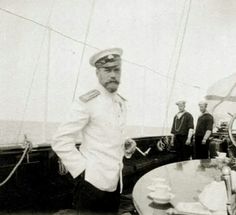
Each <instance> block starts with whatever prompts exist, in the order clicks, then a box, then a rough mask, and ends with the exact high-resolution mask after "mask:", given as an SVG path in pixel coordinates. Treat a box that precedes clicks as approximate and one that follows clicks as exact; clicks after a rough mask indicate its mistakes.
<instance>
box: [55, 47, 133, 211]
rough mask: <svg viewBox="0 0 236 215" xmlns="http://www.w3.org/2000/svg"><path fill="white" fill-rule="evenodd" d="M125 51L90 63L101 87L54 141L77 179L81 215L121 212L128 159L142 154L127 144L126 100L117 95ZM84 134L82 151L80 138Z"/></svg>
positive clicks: (80, 103)
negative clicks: (77, 143)
mask: <svg viewBox="0 0 236 215" xmlns="http://www.w3.org/2000/svg"><path fill="white" fill-rule="evenodd" d="M121 55H122V49H120V48H113V49H107V50H103V51H101V52H99V53H97V54H95V55H93V56H92V57H91V59H90V64H91V65H92V66H94V67H95V68H96V74H97V78H98V82H99V84H98V86H97V87H95V88H94V89H93V90H91V91H89V92H88V93H86V94H84V95H81V96H80V97H79V98H78V99H76V100H75V101H74V103H73V106H72V108H71V111H70V114H69V116H68V119H67V121H66V122H65V123H63V124H62V125H61V126H60V127H59V129H58V131H57V133H56V135H55V138H54V141H53V144H52V148H53V150H54V151H55V152H56V154H57V155H58V156H59V158H60V159H61V161H62V163H63V164H64V165H65V167H66V168H67V170H68V171H69V172H70V174H71V175H72V176H73V177H74V178H76V180H77V186H76V188H75V195H74V204H75V207H76V209H77V210H78V211H83V212H85V211H88V212H89V214H91V213H92V211H96V212H101V213H102V214H104V213H105V212H115V211H117V210H118V207H119V198H120V192H121V190H122V168H123V163H122V162H123V156H124V155H127V157H130V156H131V155H132V154H133V153H134V151H135V148H136V143H135V141H134V140H132V139H125V137H124V126H125V123H126V99H124V98H123V97H122V96H120V95H119V94H118V93H117V90H118V86H119V84H120V77H121ZM78 134H81V136H82V141H81V142H82V144H81V146H80V148H79V150H77V148H76V146H75V138H76V137H77V136H78Z"/></svg>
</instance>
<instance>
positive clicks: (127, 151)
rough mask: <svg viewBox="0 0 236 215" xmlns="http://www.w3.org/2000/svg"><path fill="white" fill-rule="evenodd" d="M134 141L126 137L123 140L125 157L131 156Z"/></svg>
mask: <svg viewBox="0 0 236 215" xmlns="http://www.w3.org/2000/svg"><path fill="white" fill-rule="evenodd" d="M136 145H137V144H136V142H135V141H134V140H132V139H130V138H129V139H127V140H126V141H125V149H124V150H125V157H126V158H131V156H132V155H133V153H134V152H135V150H136Z"/></svg>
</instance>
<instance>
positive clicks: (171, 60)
mask: <svg viewBox="0 0 236 215" xmlns="http://www.w3.org/2000/svg"><path fill="white" fill-rule="evenodd" d="M186 2H187V0H185V2H184V7H183V9H182V13H181V16H180V22H179V27H178V31H177V36H176V38H175V43H174V48H173V50H172V53H171V57H170V63H169V66H168V70H167V75H168V76H169V75H170V72H171V68H172V64H173V62H174V56H175V53H176V50H177V45H178V41H179V38H180V33H181V25H182V22H183V19H184V11H185V6H186ZM166 88H167V89H166V90H167V92H168V90H169V81H167V86H166ZM169 96H170V94H169ZM169 96H167V99H166V112H165V120H164V123H163V126H162V135H163V134H164V130H165V127H166V124H167V119H168V114H169V106H170V104H169Z"/></svg>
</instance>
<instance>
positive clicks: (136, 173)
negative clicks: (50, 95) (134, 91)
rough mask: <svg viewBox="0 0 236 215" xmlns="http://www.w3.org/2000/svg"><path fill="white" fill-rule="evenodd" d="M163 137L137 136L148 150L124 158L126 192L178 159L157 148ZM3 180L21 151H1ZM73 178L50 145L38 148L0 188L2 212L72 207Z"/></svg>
mask: <svg viewBox="0 0 236 215" xmlns="http://www.w3.org/2000/svg"><path fill="white" fill-rule="evenodd" d="M160 138H161V137H146V138H136V139H135V141H136V142H137V146H138V147H139V148H140V149H141V150H142V151H147V149H148V148H151V150H149V153H148V155H147V156H145V157H144V156H143V155H141V154H140V153H139V152H137V151H136V152H135V153H134V155H133V156H132V158H131V159H124V169H123V179H124V190H123V193H124V194H130V193H131V192H132V189H133V186H134V184H135V183H136V182H137V180H138V179H139V178H140V177H141V176H142V175H143V174H145V173H146V172H148V171H150V170H151V169H153V168H156V167H158V166H161V165H165V164H167V163H171V162H175V161H176V154H175V153H173V152H167V151H163V152H160V151H159V150H158V148H157V147H156V143H157V141H158V140H159V139H160ZM0 154H1V156H0V163H1V165H0V181H3V180H4V179H5V178H6V176H7V175H8V174H9V172H10V171H11V170H12V168H13V167H14V165H15V164H16V162H17V161H18V160H19V157H20V156H21V154H22V150H16V149H15V150H8V151H2V152H0ZM74 183H75V181H74V179H73V178H72V177H71V176H70V175H69V174H66V175H61V174H59V168H58V159H57V157H56V155H55V154H54V153H53V151H52V150H51V148H50V147H39V148H37V149H35V150H33V151H31V152H30V153H29V156H28V160H27V159H24V161H23V163H22V165H21V166H20V167H19V169H18V170H17V172H16V173H15V174H14V175H13V177H12V178H11V179H10V180H9V181H8V182H7V183H6V184H5V185H4V186H3V187H0V203H1V204H0V215H1V213H5V212H8V213H9V212H10V213H15V212H17V213H18V214H19V213H20V212H22V211H24V212H23V214H26V213H25V211H27V212H28V211H29V212H34V213H35V212H36V214H37V213H39V212H43V214H47V213H49V214H50V213H52V212H55V211H58V210H61V209H67V208H72V196H73V195H72V194H73V187H74Z"/></svg>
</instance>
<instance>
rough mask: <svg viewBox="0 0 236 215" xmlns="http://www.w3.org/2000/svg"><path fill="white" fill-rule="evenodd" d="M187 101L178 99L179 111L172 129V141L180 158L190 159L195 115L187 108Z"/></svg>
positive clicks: (181, 159) (180, 159)
mask: <svg viewBox="0 0 236 215" xmlns="http://www.w3.org/2000/svg"><path fill="white" fill-rule="evenodd" d="M185 104H186V102H185V101H178V102H176V105H177V106H178V109H179V112H178V113H177V114H176V115H175V117H174V120H173V125H172V129H171V134H172V138H171V143H172V145H174V148H175V150H176V152H177V156H178V160H179V161H184V160H189V159H190V157H191V155H192V151H193V150H192V136H193V128H194V125H193V117H192V115H191V114H190V113H189V112H187V111H186V110H185Z"/></svg>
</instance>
